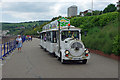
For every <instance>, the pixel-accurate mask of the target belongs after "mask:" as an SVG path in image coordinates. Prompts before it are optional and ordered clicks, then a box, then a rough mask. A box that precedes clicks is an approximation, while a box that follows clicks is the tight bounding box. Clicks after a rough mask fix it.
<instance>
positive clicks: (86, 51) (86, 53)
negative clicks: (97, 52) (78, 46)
mask: <svg viewBox="0 0 120 80" xmlns="http://www.w3.org/2000/svg"><path fill="white" fill-rule="evenodd" d="M88 53H89V51H88V49H86V50H85V56H87V57H88V56H89V55H88Z"/></svg>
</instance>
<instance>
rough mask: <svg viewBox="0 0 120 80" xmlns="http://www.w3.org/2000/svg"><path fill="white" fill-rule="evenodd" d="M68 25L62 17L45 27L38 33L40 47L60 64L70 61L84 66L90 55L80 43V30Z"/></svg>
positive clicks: (67, 21)
mask: <svg viewBox="0 0 120 80" xmlns="http://www.w3.org/2000/svg"><path fill="white" fill-rule="evenodd" d="M68 24H70V20H68V19H66V18H64V17H63V18H60V19H59V20H55V21H53V22H51V23H49V24H47V25H45V26H44V27H43V31H42V32H40V46H41V47H42V48H44V49H45V50H46V51H48V52H49V53H51V54H54V55H55V56H56V57H57V58H58V59H59V60H60V61H61V63H65V61H66V60H72V61H82V63H83V64H86V63H87V60H88V59H90V53H89V51H88V50H87V49H86V48H85V46H84V44H83V42H82V41H81V29H80V28H76V27H74V26H72V25H69V26H68Z"/></svg>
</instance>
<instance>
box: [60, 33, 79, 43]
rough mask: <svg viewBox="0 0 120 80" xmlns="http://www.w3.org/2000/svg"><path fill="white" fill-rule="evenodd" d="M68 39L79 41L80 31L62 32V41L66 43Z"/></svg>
mask: <svg viewBox="0 0 120 80" xmlns="http://www.w3.org/2000/svg"><path fill="white" fill-rule="evenodd" d="M66 38H76V39H79V31H62V32H61V39H62V41H64V40H65V39H66Z"/></svg>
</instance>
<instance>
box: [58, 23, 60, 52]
mask: <svg viewBox="0 0 120 80" xmlns="http://www.w3.org/2000/svg"><path fill="white" fill-rule="evenodd" d="M58 25H59V28H58V34H59V42H58V43H59V45H58V46H59V49H58V53H60V21H58Z"/></svg>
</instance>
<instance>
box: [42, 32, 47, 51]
mask: <svg viewBox="0 0 120 80" xmlns="http://www.w3.org/2000/svg"><path fill="white" fill-rule="evenodd" d="M46 39H47V36H46V32H43V40H42V41H43V42H42V45H43V48H44V49H46Z"/></svg>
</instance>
